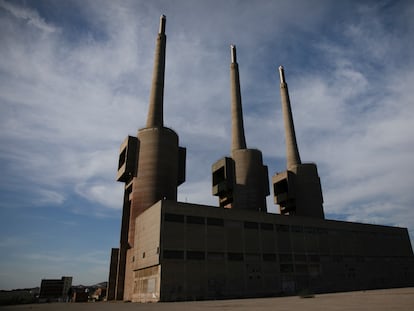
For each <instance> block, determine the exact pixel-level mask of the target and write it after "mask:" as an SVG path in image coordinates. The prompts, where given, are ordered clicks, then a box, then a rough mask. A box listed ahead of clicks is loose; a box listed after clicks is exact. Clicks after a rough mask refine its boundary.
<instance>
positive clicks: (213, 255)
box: [207, 252, 224, 260]
mask: <svg viewBox="0 0 414 311" xmlns="http://www.w3.org/2000/svg"><path fill="white" fill-rule="evenodd" d="M207 259H208V260H224V253H221V252H209V253H207Z"/></svg>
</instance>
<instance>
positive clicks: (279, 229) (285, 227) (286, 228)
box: [276, 225, 289, 232]
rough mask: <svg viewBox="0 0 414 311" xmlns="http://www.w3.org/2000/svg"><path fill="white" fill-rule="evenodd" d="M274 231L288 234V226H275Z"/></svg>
mask: <svg viewBox="0 0 414 311" xmlns="http://www.w3.org/2000/svg"><path fill="white" fill-rule="evenodd" d="M276 231H277V232H289V226H288V225H276Z"/></svg>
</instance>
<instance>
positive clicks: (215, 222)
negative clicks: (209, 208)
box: [207, 217, 224, 227]
mask: <svg viewBox="0 0 414 311" xmlns="http://www.w3.org/2000/svg"><path fill="white" fill-rule="evenodd" d="M207 225H209V226H221V227H223V226H224V221H223V219H221V218H211V217H209V218H207Z"/></svg>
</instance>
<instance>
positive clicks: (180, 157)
mask: <svg viewBox="0 0 414 311" xmlns="http://www.w3.org/2000/svg"><path fill="white" fill-rule="evenodd" d="M165 24H166V18H165V16H164V15H163V16H161V18H160V28H159V33H158V37H157V42H156V47H155V60H154V70H153V80H152V88H151V95H150V102H149V112H148V118H147V126H146V127H145V128H143V129H140V130H139V131H138V135H137V137H132V136H128V137H127V138H126V139H125V141H124V143H123V144H122V145H121V149H120V157H119V166H118V175H117V180H118V181H121V182H124V183H125V191H124V204H123V213H122V226H121V238H120V247H119V250H118V258H117V259H114V261H116V263H115V262H114V261H111V267H114V266H115V264H116V266H117V272H116V274H115V273H111V275H110V277H109V285H108V288H109V290H108V293H110V296H109V297H110V298H112V297H113V296H114V298H115V299H117V300H121V299H124V300H130V299H131V289H132V285H133V277H132V275H133V270H132V267H133V263H134V261H135V258H134V246H135V242H134V239H135V220H136V218H137V217H138V216H139V215H140V214H141V213H142V212H143V211H145V210H146V209H147V208H149V207H150V206H151V205H153V204H154V203H156V202H157V201H159V200H164V199H167V200H173V201H174V200H176V199H177V187H178V186H179V185H180V184H181V183H183V182H184V180H185V155H186V150H185V148H182V147H179V146H178V135H177V134H176V133H175V132H174V131H173V130H171V129H169V128H167V127H164V122H163V98H164V73H165V48H166V40H167V38H166V35H165ZM113 252H116V251H113ZM112 272H113V270H112ZM113 293H114V294H113Z"/></svg>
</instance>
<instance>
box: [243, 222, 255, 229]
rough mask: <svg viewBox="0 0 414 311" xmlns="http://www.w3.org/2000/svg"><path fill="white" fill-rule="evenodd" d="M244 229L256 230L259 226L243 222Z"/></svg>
mask: <svg viewBox="0 0 414 311" xmlns="http://www.w3.org/2000/svg"><path fill="white" fill-rule="evenodd" d="M244 228H246V229H258V228H259V224H258V223H257V222H252V221H245V222H244Z"/></svg>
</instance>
